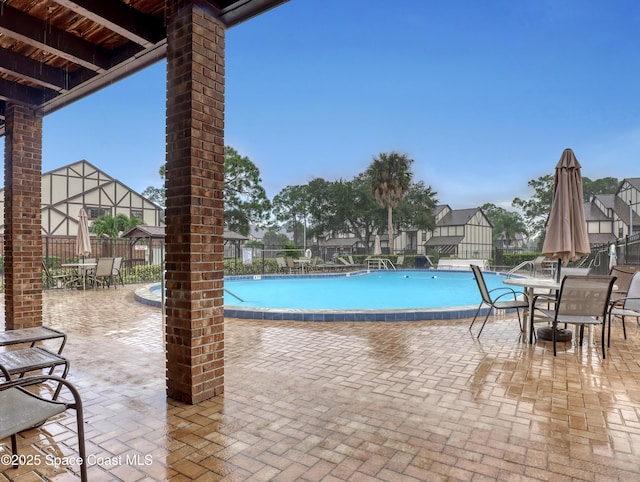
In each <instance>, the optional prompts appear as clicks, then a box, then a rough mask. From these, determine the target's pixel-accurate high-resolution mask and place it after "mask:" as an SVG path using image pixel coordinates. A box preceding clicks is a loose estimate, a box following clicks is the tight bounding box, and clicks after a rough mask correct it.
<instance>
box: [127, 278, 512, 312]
mask: <svg viewBox="0 0 640 482" xmlns="http://www.w3.org/2000/svg"><path fill="white" fill-rule="evenodd" d="M378 271H381V272H384V271H385V270H375V269H372V270H360V271H350V272H346V273H345V272H342V273H317V274H315V273H314V274H301V275H291V274H285V275H282V274H267V275H240V276H225V278H224V279H225V280H227V279H229V280H242V279H255V280H258V279H263V278H269V279H280V278H286V279H291V277H292V276H295V277H297V278H315V277H345V276H359V275H363V274H368V273H372V272H378ZM398 271H407V272H415V271H424V272H428V271H431V272H438V270H410V269H403V270H398ZM440 271H448V272H469V270H440ZM486 273H488V274H495V275H498V276H505V277H506V273H499V272H497V271H487V272H486ZM512 276H515V275H512ZM158 285H159V283H153V284H150V285H146V286H144V287H141V288H139V289H137V290H136V291H135V292H134V298H135V299H136V301H138V302H140V303H143V304H146V305H150V306H155V307H158V308H159V307H161V306H162V299H161V297H160V296H159V295H156V294H154V293H153V292H152V291H151V288H153V287H155V286H158ZM477 310H478V305H473V306H470V305H467V306H454V307H447V308H424V309H395V310H381V309H374V310H305V309H287V308H247V307H243V306H233V305H226V306H225V307H224V316H225V317H228V318H242V319H248V320H290V321H319V322H323V321H326V322H336V321H358V322H368V321H378V322H379V321H418V320H457V319H461V318H472V317H473V316H474V315H475V314H476V311H477ZM490 310H491V308H490V307H483V308H481V309H480V312H479V313H478V316H486V315H487V313H488V312H489V311H490ZM511 311H515V310H506V311H505V312H511Z"/></svg>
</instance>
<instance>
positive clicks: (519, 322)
mask: <svg viewBox="0 0 640 482" xmlns="http://www.w3.org/2000/svg"><path fill="white" fill-rule="evenodd" d="M516 313H517V314H518V325H520V333H522V332H523V331H524V328H523V326H522V320H521V319H520V308H516Z"/></svg>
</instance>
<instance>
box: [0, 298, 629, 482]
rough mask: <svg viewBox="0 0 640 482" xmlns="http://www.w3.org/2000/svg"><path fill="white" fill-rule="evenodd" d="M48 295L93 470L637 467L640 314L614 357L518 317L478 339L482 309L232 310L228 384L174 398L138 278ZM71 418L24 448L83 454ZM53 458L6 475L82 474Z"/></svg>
mask: <svg viewBox="0 0 640 482" xmlns="http://www.w3.org/2000/svg"><path fill="white" fill-rule="evenodd" d="M44 297H45V324H47V325H49V326H52V327H54V328H58V329H61V330H63V331H66V332H67V334H68V335H69V341H68V343H67V347H66V348H65V352H64V354H65V355H66V356H67V357H69V358H70V360H71V371H70V377H69V378H70V379H71V380H72V381H73V382H74V383H75V384H76V385H77V386H78V388H79V389H80V391H81V393H82V395H83V399H84V402H85V405H86V408H85V410H86V414H85V419H86V430H87V451H88V453H89V454H91V457H90V463H91V467H90V468H89V476H90V480H92V481H103V480H104V481H111V480H125V481H132V480H169V479H170V480H234V481H236V480H247V479H251V480H259V481H263V480H264V481H266V480H274V481H278V480H280V481H291V480H313V481H316V480H425V479H427V480H471V479H476V478H477V479H478V480H480V479H483V478H484V479H491V480H494V479H501V480H514V479H518V478H520V479H541V480H544V479H547V480H563V479H566V480H569V479H571V478H574V479H579V480H599V479H609V480H610V479H619V480H637V478H638V477H640V464H638V462H637V461H638V456H639V455H640V369H639V367H638V362H639V361H640V355H638V353H640V333H639V330H638V328H637V326H636V325H635V324H632V323H629V324H628V325H629V327H628V340H626V341H625V340H623V338H622V333H621V332H622V330H621V328H620V326H619V325H618V326H616V327H614V330H613V334H614V339H613V340H612V346H611V350H610V352H608V353H607V359H606V360H604V361H603V360H601V358H600V357H599V351H598V350H597V349H594V348H593V347H583V348H582V349H578V350H577V351H576V350H575V349H573V348H571V349H570V350H569V351H568V352H565V351H562V350H561V351H559V353H558V356H557V357H556V358H554V357H553V353H552V349H551V347H550V345H549V344H548V343H546V342H541V343H540V344H538V345H537V346H534V347H531V346H529V345H526V344H523V343H521V342H520V341H519V338H520V337H519V333H518V331H517V323H515V322H514V320H513V319H509V318H503V317H495V318H491V319H490V321H489V322H488V323H487V326H486V328H485V331H484V332H483V336H482V339H481V340H480V341H478V340H476V339H475V338H474V337H473V336H472V335H471V334H470V333H469V330H468V326H469V320H459V321H449V322H438V321H429V322H401V323H396V324H390V323H374V322H367V323H308V322H306V323H299V322H277V321H276V322H264V321H250V320H237V319H228V320H227V322H226V340H225V347H226V376H225V386H226V389H225V394H224V395H223V396H220V397H217V398H216V399H213V400H209V401H207V402H204V403H201V404H199V405H197V406H189V405H183V404H181V403H178V402H174V401H172V400H168V399H166V397H165V380H164V376H165V370H164V349H163V341H162V326H161V324H162V320H161V316H160V311H159V309H158V308H153V307H149V306H146V305H142V304H139V303H136V302H135V301H133V287H130V286H127V287H126V288H125V289H118V290H116V291H114V290H110V291H108V290H98V291H94V290H88V291H86V292H85V293H83V292H82V291H77V292H76V291H55V292H46V293H45V294H44ZM559 346H562V345H559ZM609 353H610V356H609ZM72 428H73V420H72V419H71V418H59V419H57V421H55V422H50V423H48V424H46V425H45V426H44V427H43V428H41V429H37V430H31V431H28V432H26V433H24V436H23V437H21V438H20V440H19V446H20V453H21V454H33V455H36V454H39V455H40V456H41V457H45V455H47V454H48V455H51V456H55V457H73V456H75V455H76V445H75V440H76V439H75V434H72V433H69V429H72ZM7 444H8V439H7V440H4V441H3V447H2V449H0V453H3V454H5V453H8V450H9V449H8V445H7ZM41 460H43V463H41V464H39V465H36V466H24V467H21V468H20V469H18V470H13V469H10V468H7V467H6V466H2V467H1V468H0V474H2V475H0V481H2V480H22V479H21V478H20V477H24V479H25V480H35V478H36V476H40V477H43V478H47V479H48V480H68V478H67V476H68V475H69V472H68V471H67V469H66V468H65V467H63V466H59V467H56V466H55V465H52V464H46V463H44V460H45V459H44V458H43V459H41ZM71 469H72V470H76V469H77V467H73V466H72V467H71ZM38 480H39V479H38Z"/></svg>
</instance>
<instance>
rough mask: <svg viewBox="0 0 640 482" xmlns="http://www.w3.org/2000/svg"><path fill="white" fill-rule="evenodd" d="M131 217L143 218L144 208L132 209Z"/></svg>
mask: <svg viewBox="0 0 640 482" xmlns="http://www.w3.org/2000/svg"><path fill="white" fill-rule="evenodd" d="M131 217H132V218H133V219H142V209H132V210H131Z"/></svg>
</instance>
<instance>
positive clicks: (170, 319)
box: [166, 0, 225, 403]
mask: <svg viewBox="0 0 640 482" xmlns="http://www.w3.org/2000/svg"><path fill="white" fill-rule="evenodd" d="M196 2H197V0H167V4H166V5H167V6H166V8H167V35H168V38H167V170H166V192H167V204H166V270H167V272H166V289H167V300H166V320H167V325H166V336H167V341H166V347H167V394H168V396H169V397H171V398H174V399H176V400H180V401H183V402H187V403H198V402H200V401H202V400H206V399H208V398H211V397H213V396H215V395H219V394H221V393H222V392H223V389H224V330H223V328H224V307H223V275H224V266H223V247H224V246H223V243H224V238H223V223H224V219H223V188H224V139H223V135H224V36H225V31H224V27H223V25H222V24H221V23H220V22H219V21H218V20H216V18H215V15H214V14H213V12H212V11H210V10H208V7H206V6H204V5H197V3H196Z"/></svg>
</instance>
